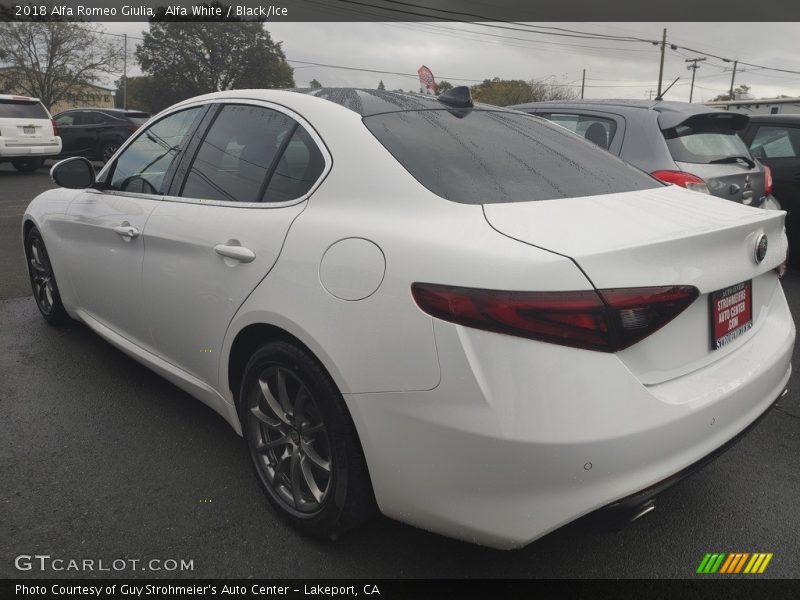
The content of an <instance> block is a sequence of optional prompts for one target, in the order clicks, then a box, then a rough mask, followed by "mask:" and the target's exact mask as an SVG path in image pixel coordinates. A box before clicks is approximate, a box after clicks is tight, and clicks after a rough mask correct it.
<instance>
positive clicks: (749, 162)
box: [708, 156, 756, 169]
mask: <svg viewBox="0 0 800 600" xmlns="http://www.w3.org/2000/svg"><path fill="white" fill-rule="evenodd" d="M740 160H741V161H743V162H746V163H747V166H748V167H749V168H751V169H752V168H753V167H755V166H756V163H755V162H754V161H753V159H752V158H749V157H747V156H726V157H724V158H718V159H716V160H712V161H711V162H709V163H708V164H710V165H718V164H722V163H735V162H739V161H740Z"/></svg>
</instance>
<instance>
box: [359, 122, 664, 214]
mask: <svg viewBox="0 0 800 600" xmlns="http://www.w3.org/2000/svg"><path fill="white" fill-rule="evenodd" d="M364 124H365V125H366V126H367V127H368V128H369V130H370V131H371V132H372V133H373V134H374V135H375V137H376V138H378V140H379V141H380V142H381V143H382V144H383V145H384V146H385V147H386V149H387V150H389V152H391V153H392V155H393V156H394V157H395V158H396V159H397V160H398V161H399V162H400V163H401V164H402V165H403V166H404V167H405V168H406V170H408V172H409V173H411V174H412V175H413V176H414V177H415V178H416V179H417V180H418V181H419V182H420V183H421V184H422V185H424V186H425V187H427V188H428V189H429V190H431V191H432V192H434V193H435V194H437V195H439V196H441V197H443V198H446V199H448V200H453V201H455V202H462V203H466V204H493V203H502V202H522V201H528V200H549V199H555V198H571V197H579V196H594V195H598V194H612V193H618V192H629V191H633V190H644V189H650V188H656V187H660V186H661V185H662V184H660V183H659V182H657V181H656V180H654V179H653V178H652V177H650V176H649V175H646V174H645V173H643V172H642V171H639V170H638V169H636V168H634V167H631V166H630V165H628V164H627V163H625V162H623V161H622V160H620V159H618V158H617V157H615V156H612V155H611V154H609V153H608V152H605V151H603V150H600V149H599V148H597V147H596V146H595V145H593V144H588V143H586V142H585V141H583V140H581V139H578V138H576V137H575V136H574V135H573V134H572V133H570V132H568V131H565V130H564V128H562V127H559V126H557V125H554V124H552V123H549V122H548V121H546V120H544V119H541V118H537V117H532V116H528V115H523V114H516V113H511V112H500V111H496V112H495V111H486V110H471V111H457V110H453V111H448V110H427V111H407V112H393V113H384V114H379V115H373V116H369V117H365V118H364Z"/></svg>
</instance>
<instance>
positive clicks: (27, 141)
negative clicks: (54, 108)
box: [0, 94, 61, 171]
mask: <svg viewBox="0 0 800 600" xmlns="http://www.w3.org/2000/svg"><path fill="white" fill-rule="evenodd" d="M60 152H61V138H60V137H59V136H58V130H57V129H56V127H55V125H54V124H53V120H52V119H51V117H50V113H49V112H47V109H46V108H45V107H44V105H43V104H42V103H41V102H40V101H39V99H38V98H29V97H28V96H9V95H6V94H0V162H5V161H11V164H13V165H14V168H16V169H17V170H18V171H35V170H36V169H38V168H39V167H41V166H42V163H44V159H45V158H48V157H51V156H57V155H58V154H59V153H60Z"/></svg>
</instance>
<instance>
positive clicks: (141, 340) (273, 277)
mask: <svg viewBox="0 0 800 600" xmlns="http://www.w3.org/2000/svg"><path fill="white" fill-rule="evenodd" d="M52 176H53V179H54V181H55V182H56V183H58V184H60V185H61V188H60V189H54V190H50V191H47V192H45V193H43V194H41V195H40V196H39V197H37V198H36V199H35V200H33V201H32V202H31V204H30V206H29V207H28V209H27V212H26V213H25V216H24V219H23V224H22V228H23V231H22V234H23V239H24V245H25V255H26V258H27V262H28V269H29V273H30V278H31V283H32V287H33V292H34V296H35V298H36V302H37V304H38V307H39V309H40V311H41V313H42V315H43V316H44V318H45V319H47V320H48V321H49V322H51V323H63V322H64V321H66V320H68V319H74V320H77V321H80V322H82V323H84V324H86V325H87V326H88V327H89V328H91V329H92V330H94V331H95V332H96V333H97V334H99V335H100V336H102V337H103V338H105V339H106V340H108V341H109V342H110V343H112V344H113V345H115V346H117V347H118V348H120V349H122V350H123V351H124V352H126V353H128V354H129V355H130V356H132V357H134V358H135V359H136V360H138V361H140V362H142V363H144V364H145V365H147V366H148V367H150V368H151V369H153V370H154V371H156V372H157V373H159V374H161V375H162V376H164V377H165V378H167V379H168V380H170V381H171V382H173V383H174V384H175V385H177V386H178V387H180V388H182V389H184V390H186V391H188V392H189V393H190V394H192V395H194V396H195V397H197V398H199V399H200V400H201V401H203V402H205V403H206V404H208V405H209V406H210V407H212V408H213V409H214V410H215V411H217V412H218V413H219V414H221V415H222V416H223V417H224V418H225V419H227V421H228V422H229V423H230V424H231V426H232V427H233V428H234V429H235V430H236V431H237V432H240V433H241V434H242V435H243V437H244V439H245V441H246V443H247V445H248V448H249V453H250V456H251V458H252V462H253V465H254V467H255V472H256V474H257V476H258V478H259V480H260V482H261V483H262V484H263V487H264V490H265V492H266V496H267V498H268V499H269V501H270V502H271V503H272V505H273V506H274V507H275V509H276V510H277V511H278V512H279V513H280V514H281V515H282V516H283V517H284V518H286V519H288V520H289V521H290V522H291V523H292V524H293V525H295V526H296V527H298V528H299V529H301V530H303V531H305V532H307V533H310V534H314V535H318V536H332V535H335V534H338V533H340V532H342V531H345V530H346V529H348V528H350V527H352V526H353V525H356V524H358V523H360V522H362V521H364V520H365V519H366V518H368V517H369V516H370V515H371V514H372V513H374V512H375V510H376V509H377V510H380V511H381V512H382V513H384V514H386V515H388V516H390V517H393V518H395V519H398V520H400V521H404V522H407V523H411V524H413V525H416V526H419V527H422V528H425V529H428V530H432V531H435V532H439V533H442V534H445V535H449V536H453V537H456V538H460V539H464V540H469V541H473V542H476V543H479V544H485V545H489V546H494V547H499V548H512V547H519V546H522V545H525V544H527V543H529V542H531V541H532V540H534V539H536V538H538V537H540V536H542V535H544V534H545V533H547V532H549V531H551V530H553V529H556V528H558V527H559V526H561V525H563V524H565V523H568V522H570V521H572V520H574V519H576V518H577V517H579V516H581V515H584V514H587V513H590V512H594V511H596V510H597V509H601V508H604V507H609V506H616V507H621V506H630V507H633V508H635V507H636V506H639V507H641V506H642V502H643V501H644V500H646V499H649V497H650V496H652V494H653V493H655V492H657V491H658V490H659V489H661V488H662V487H663V486H664V485H666V484H667V483H668V482H670V481H673V480H674V479H676V478H677V477H679V476H680V475H682V474H684V473H686V472H688V471H689V470H692V469H693V468H695V467H697V466H698V465H700V464H703V462H704V461H705V460H707V459H708V458H709V457H710V456H714V455H715V454H716V453H717V452H718V451H719V450H720V449H723V448H725V447H727V445H729V444H730V443H731V441H732V440H734V439H736V438H737V437H738V436H739V435H740V434H741V433H742V432H743V431H745V430H747V429H748V427H749V426H750V425H751V424H752V423H753V422H755V421H756V420H757V419H758V417H759V416H761V415H762V414H763V413H765V411H767V409H768V408H769V407H770V406H771V405H772V404H773V402H774V401H775V400H776V399H777V398H778V397H779V396H780V394H781V393H782V392H783V391H784V389H785V387H786V385H787V381H788V379H789V375H790V372H791V365H790V357H791V353H792V348H793V344H794V338H795V327H794V323H793V322H792V318H791V315H790V312H789V308H788V306H787V303H786V299H785V297H784V294H783V290H782V287H781V284H780V281H779V272H778V271H779V270H780V269H781V268H782V263H784V260H785V257H786V254H787V241H786V235H785V231H784V218H785V213H784V212H781V211H766V210H760V209H755V208H750V207H747V206H742V205H739V204H736V203H733V202H728V201H726V200H722V199H719V198H715V197H710V196H708V195H704V194H699V193H695V192H692V191H688V190H685V189H680V188H678V187H676V186H668V185H664V184H662V183H661V182H659V181H656V180H655V179H653V178H652V177H650V176H649V175H647V174H645V173H643V172H640V171H638V170H637V169H635V168H634V167H631V166H629V165H627V164H625V163H623V162H622V161H620V160H619V159H617V158H616V157H613V156H611V155H610V154H609V153H607V152H605V151H603V150H601V149H599V148H597V147H596V146H594V145H593V144H591V143H589V142H587V141H585V140H582V139H580V138H578V137H577V136H575V135H574V134H572V133H571V132H569V131H567V130H565V129H563V128H561V127H559V126H557V125H553V124H550V123H548V122H547V121H545V120H543V119H540V118H538V117H532V116H529V115H525V114H523V113H519V112H516V111H512V110H505V109H501V108H497V107H492V106H485V105H477V104H473V103H472V101H471V99H470V98H469V95H468V91H467V90H466V89H464V88H460V89H459V88H457V89H455V90H451V91H450V92H448V93H446V94H443V95H442V96H439V97H433V96H420V95H410V94H399V93H393V92H379V91H374V90H373V91H368V90H353V89H322V90H313V91H302V90H300V91H298V90H294V91H291V90H287V91H275V90H272V91H269V90H237V91H229V92H220V93H215V94H211V95H207V96H202V97H198V98H194V99H191V100H187V101H185V102H182V103H180V104H178V105H176V106H173V107H171V108H170V109H168V110H166V111H164V112H162V113H161V114H159V115H157V116H155V117H154V118H152V119H151V120H150V121H148V123H147V124H145V125H143V126H142V127H141V128H140V130H139V131H137V132H136V134H134V135H133V136H132V137H131V138H130V139H129V140H128V141H127V142H126V143H125V144H124V145H123V146H122V147H121V148H120V149H119V151H118V152H117V153H116V155H115V156H114V157H113V158H112V159H111V160H110V161H109V162H108V163H107V164H106V165H105V167H104V168H103V169H102V171H100V173H99V174H97V175H96V176H95V173H94V170H93V169H92V167H91V165H90V164H89V163H88V162H87V161H86V160H85V159H82V158H72V159H68V160H66V161H63V162H61V163H59V164H58V165H56V166H55V167H54V168H53V171H52ZM731 476H732V477H735V476H737V475H736V474H732V475H731Z"/></svg>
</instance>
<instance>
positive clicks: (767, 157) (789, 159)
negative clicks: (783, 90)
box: [739, 115, 800, 267]
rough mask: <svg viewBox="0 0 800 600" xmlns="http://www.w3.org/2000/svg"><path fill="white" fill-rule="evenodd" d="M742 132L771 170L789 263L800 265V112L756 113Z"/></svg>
mask: <svg viewBox="0 0 800 600" xmlns="http://www.w3.org/2000/svg"><path fill="white" fill-rule="evenodd" d="M739 135H740V136H741V137H742V139H743V140H744V142H745V144H747V146H749V148H750V153H751V154H752V155H753V156H755V157H756V158H757V159H758V160H760V161H761V162H762V163H764V164H765V165H767V166H768V167H769V168H770V169H772V181H773V192H772V193H773V194H774V195H775V197H776V198H777V199H778V201H779V202H780V203H781V206H782V207H783V209H784V210H786V211H788V212H789V216H787V217H786V233H787V234H788V235H789V250H790V251H791V255H792V256H791V260H790V261H789V263H790V264H793V265H794V266H795V267H797V266H798V265H800V115H753V116H751V117H750V123H749V124H748V126H747V127H746V128H745V129H743V130H741V131H740V132H739Z"/></svg>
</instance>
